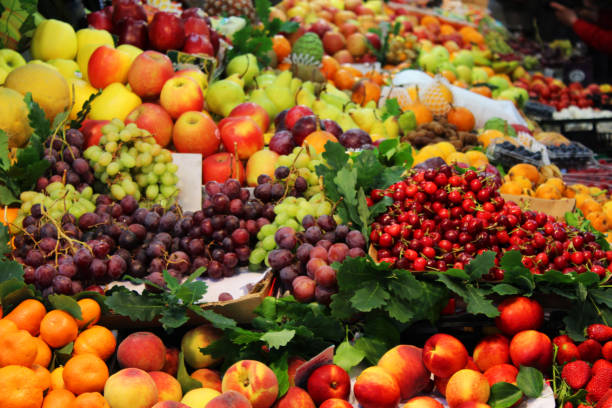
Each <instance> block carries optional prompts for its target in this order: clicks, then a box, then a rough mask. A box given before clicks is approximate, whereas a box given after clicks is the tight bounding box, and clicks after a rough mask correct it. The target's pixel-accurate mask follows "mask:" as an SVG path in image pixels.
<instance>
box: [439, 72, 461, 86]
mask: <svg viewBox="0 0 612 408" xmlns="http://www.w3.org/2000/svg"><path fill="white" fill-rule="evenodd" d="M440 74H441V75H442V76H443V77H444V78H446V80H447V81H448V82H450V83H451V84H452V83H453V82H455V81H456V80H457V75H455V73H454V72H453V71H451V70H448V69H445V70H442V71H441V72H440Z"/></svg>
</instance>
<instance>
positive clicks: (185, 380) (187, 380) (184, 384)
mask: <svg viewBox="0 0 612 408" xmlns="http://www.w3.org/2000/svg"><path fill="white" fill-rule="evenodd" d="M176 379H177V380H178V382H179V384H181V389H182V390H183V395H185V394H186V393H188V392H189V391H191V390H194V389H196V388H202V383H201V382H200V381H198V380H196V379H195V378H193V377H191V376H190V375H189V374H188V373H187V369H186V368H185V356H184V355H183V352H182V351H181V352H179V357H178V370H177V372H176Z"/></svg>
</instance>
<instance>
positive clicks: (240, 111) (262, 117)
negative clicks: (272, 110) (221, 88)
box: [229, 102, 270, 133]
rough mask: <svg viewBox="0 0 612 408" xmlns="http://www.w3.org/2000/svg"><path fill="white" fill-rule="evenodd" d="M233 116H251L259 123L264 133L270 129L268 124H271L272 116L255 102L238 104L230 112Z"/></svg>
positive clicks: (230, 115)
mask: <svg viewBox="0 0 612 408" xmlns="http://www.w3.org/2000/svg"><path fill="white" fill-rule="evenodd" d="M233 116H248V117H250V118H251V119H253V120H254V121H255V123H257V124H258V125H259V128H260V129H261V131H262V132H264V133H265V132H266V131H267V130H268V126H270V116H269V115H268V112H266V110H265V109H264V108H262V107H261V106H259V105H258V104H256V103H254V102H243V103H241V104H240V105H237V106H236V107H235V108H234V109H232V111H231V112H230V114H229V117H233Z"/></svg>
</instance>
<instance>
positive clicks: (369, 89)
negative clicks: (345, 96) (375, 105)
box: [351, 79, 380, 106]
mask: <svg viewBox="0 0 612 408" xmlns="http://www.w3.org/2000/svg"><path fill="white" fill-rule="evenodd" d="M378 99H380V86H379V85H378V84H376V83H375V82H373V81H370V80H368V79H364V80H360V81H359V82H357V83H356V84H355V85H354V86H353V94H352V95H351V100H352V101H353V102H355V103H357V104H359V105H361V106H365V105H366V104H367V103H368V102H371V101H374V102H378Z"/></svg>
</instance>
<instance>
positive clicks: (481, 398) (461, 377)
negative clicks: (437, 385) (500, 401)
mask: <svg viewBox="0 0 612 408" xmlns="http://www.w3.org/2000/svg"><path fill="white" fill-rule="evenodd" d="M490 392H491V387H490V386H489V382H488V381H487V379H486V378H485V376H484V375H482V374H481V373H479V372H476V371H474V370H468V369H464V370H459V371H457V372H456V373H455V374H453V376H452V377H451V378H450V380H448V384H447V386H446V402H448V406H449V407H450V408H456V407H458V406H459V405H461V404H462V403H464V402H468V401H475V402H483V403H485V402H487V401H488V400H489V395H490Z"/></svg>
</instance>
